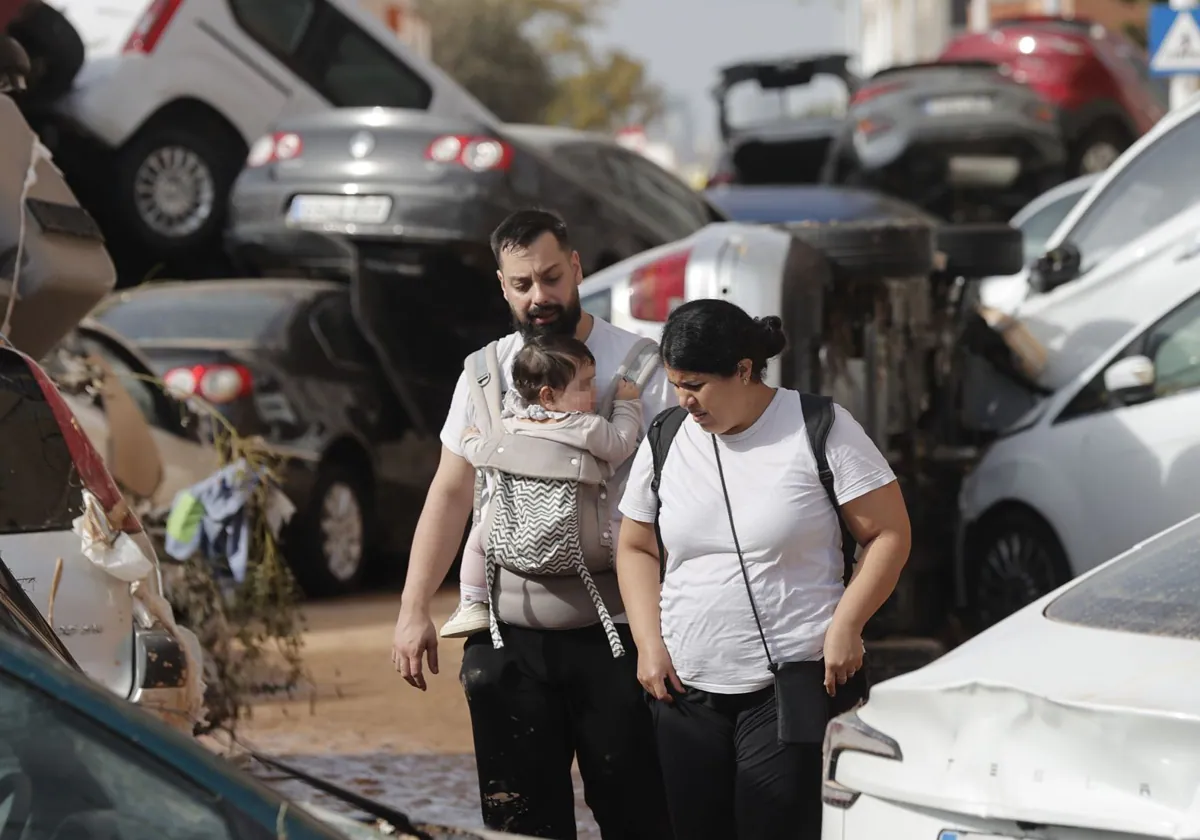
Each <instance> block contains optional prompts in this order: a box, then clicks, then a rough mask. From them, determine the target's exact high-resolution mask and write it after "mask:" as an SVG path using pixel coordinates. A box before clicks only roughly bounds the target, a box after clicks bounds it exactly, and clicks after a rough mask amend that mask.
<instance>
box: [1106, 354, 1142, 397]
mask: <svg viewBox="0 0 1200 840" xmlns="http://www.w3.org/2000/svg"><path fill="white" fill-rule="evenodd" d="M1104 390H1106V391H1108V392H1109V393H1110V394H1112V395H1114V396H1117V397H1120V398H1122V399H1125V400H1129V401H1137V400H1139V399H1146V398H1148V397H1150V396H1151V395H1152V394H1153V390H1154V362H1152V361H1151V360H1150V359H1148V358H1147V357H1145V356H1128V357H1126V358H1124V359H1120V360H1118V361H1116V362H1113V363H1112V364H1111V365H1109V366H1108V369H1107V370H1105V371H1104Z"/></svg>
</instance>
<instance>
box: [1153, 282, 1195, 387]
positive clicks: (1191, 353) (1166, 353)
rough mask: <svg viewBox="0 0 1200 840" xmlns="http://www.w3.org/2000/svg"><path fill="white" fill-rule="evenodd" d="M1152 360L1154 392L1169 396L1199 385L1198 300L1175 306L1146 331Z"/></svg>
mask: <svg viewBox="0 0 1200 840" xmlns="http://www.w3.org/2000/svg"><path fill="white" fill-rule="evenodd" d="M1144 347H1145V349H1144V352H1145V354H1146V355H1147V356H1149V357H1150V360H1151V361H1153V362H1154V395H1155V396H1156V397H1169V396H1172V395H1173V394H1178V393H1181V392H1183V391H1190V390H1192V389H1193V388H1197V387H1200V299H1194V300H1192V301H1190V302H1189V303H1188V304H1185V305H1184V306H1181V307H1180V308H1179V309H1176V310H1175V311H1174V312H1172V313H1171V314H1170V315H1168V316H1167V317H1166V318H1164V319H1163V320H1162V321H1160V322H1159V323H1158V324H1156V325H1155V326H1153V327H1151V328H1150V330H1149V331H1148V332H1147V333H1146V339H1145V345H1144Z"/></svg>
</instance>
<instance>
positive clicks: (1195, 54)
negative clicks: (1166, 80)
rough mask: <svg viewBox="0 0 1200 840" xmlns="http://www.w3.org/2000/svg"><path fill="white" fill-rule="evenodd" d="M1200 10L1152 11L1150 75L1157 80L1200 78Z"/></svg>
mask: <svg viewBox="0 0 1200 840" xmlns="http://www.w3.org/2000/svg"><path fill="white" fill-rule="evenodd" d="M1198 12H1200V9H1172V8H1171V7H1170V6H1168V5H1167V4H1166V3H1155V4H1154V5H1153V6H1151V7H1150V25H1149V27H1148V29H1149V32H1148V33H1147V34H1148V35H1149V39H1148V40H1149V47H1150V48H1149V50H1147V52H1149V54H1150V72H1151V73H1152V74H1154V75H1155V76H1177V75H1196V74H1200V19H1198V18H1197V13H1198Z"/></svg>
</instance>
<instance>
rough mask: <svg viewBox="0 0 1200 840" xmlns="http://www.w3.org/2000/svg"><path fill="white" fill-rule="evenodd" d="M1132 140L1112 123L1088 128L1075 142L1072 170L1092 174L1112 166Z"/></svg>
mask: <svg viewBox="0 0 1200 840" xmlns="http://www.w3.org/2000/svg"><path fill="white" fill-rule="evenodd" d="M1131 142H1132V139H1131V138H1130V137H1129V135H1128V134H1126V132H1125V131H1124V129H1120V128H1117V127H1116V126H1113V125H1100V126H1096V127H1095V128H1092V129H1090V130H1089V131H1088V132H1087V133H1086V134H1084V136H1083V137H1082V138H1081V139H1080V141H1079V142H1078V143H1077V144H1076V151H1075V165H1074V171H1075V174H1076V175H1092V174H1095V173H1097V172H1103V171H1104V170H1105V169H1108V167H1110V166H1112V164H1113V162H1114V161H1116V159H1117V158H1119V157H1120V156H1121V153H1122V152H1124V151H1125V150H1126V149H1127V148H1128V147H1129V145H1130V143H1131Z"/></svg>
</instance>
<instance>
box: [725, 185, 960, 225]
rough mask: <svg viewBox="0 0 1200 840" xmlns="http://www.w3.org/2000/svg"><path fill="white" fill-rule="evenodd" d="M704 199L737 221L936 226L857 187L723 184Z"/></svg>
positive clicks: (920, 213) (911, 208)
mask: <svg viewBox="0 0 1200 840" xmlns="http://www.w3.org/2000/svg"><path fill="white" fill-rule="evenodd" d="M704 196H705V198H707V199H708V200H709V202H711V203H712V204H713V205H715V206H716V207H717V208H718V209H719V210H721V211H722V212H724V213H725V214H726V215H727V216H728V217H729V218H730V219H731V220H733V221H736V222H753V223H757V224H784V223H787V222H802V221H812V222H822V223H824V222H849V221H866V220H875V219H895V218H901V219H907V218H911V219H920V220H922V221H927V222H930V223H932V224H937V223H938V220H937V219H935V218H934V217H933V216H931V215H929V214H928V213H926V212H925V211H924V210H922V209H921V208H919V207H917V206H916V205H915V204H910V203H908V202H907V201H904V200H903V199H899V198H895V197H894V196H890V195H884V194H883V193H877V192H874V191H872V190H866V189H861V188H858V187H840V186H831V185H825V184H820V185H801V186H760V187H759V186H756V187H751V186H738V185H727V186H726V185H723V186H719V187H714V188H712V189H710V190H707V191H706V192H705V193H704Z"/></svg>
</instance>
